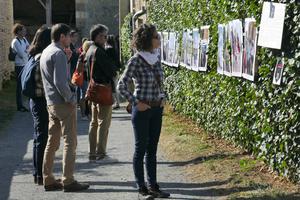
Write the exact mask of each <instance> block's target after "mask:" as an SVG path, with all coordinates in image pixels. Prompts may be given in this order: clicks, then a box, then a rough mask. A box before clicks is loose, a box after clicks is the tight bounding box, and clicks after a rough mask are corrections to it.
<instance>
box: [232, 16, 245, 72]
mask: <svg viewBox="0 0 300 200" xmlns="http://www.w3.org/2000/svg"><path fill="white" fill-rule="evenodd" d="M230 24H231V25H230V43H231V63H232V73H231V75H232V76H237V77H241V76H242V64H243V50H242V49H243V24H242V21H241V20H239V19H236V20H233V21H231V22H230Z"/></svg>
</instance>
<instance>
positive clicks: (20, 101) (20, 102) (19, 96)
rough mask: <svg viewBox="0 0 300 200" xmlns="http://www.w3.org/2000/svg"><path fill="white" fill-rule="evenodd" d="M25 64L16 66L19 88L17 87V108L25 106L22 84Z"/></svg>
mask: <svg viewBox="0 0 300 200" xmlns="http://www.w3.org/2000/svg"><path fill="white" fill-rule="evenodd" d="M23 68H24V66H15V74H16V80H17V88H16V103H17V109H20V108H22V107H23V98H22V86H21V72H22V69H23Z"/></svg>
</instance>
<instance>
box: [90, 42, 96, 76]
mask: <svg viewBox="0 0 300 200" xmlns="http://www.w3.org/2000/svg"><path fill="white" fill-rule="evenodd" d="M97 49H98V48H97V47H96V48H95V50H94V52H93V54H92V62H91V68H90V71H91V77H90V79H93V69H94V62H95V60H96V59H95V58H96V51H97Z"/></svg>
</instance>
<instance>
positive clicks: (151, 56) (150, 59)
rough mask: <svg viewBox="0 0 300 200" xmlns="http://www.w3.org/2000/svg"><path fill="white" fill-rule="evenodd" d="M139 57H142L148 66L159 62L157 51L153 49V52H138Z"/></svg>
mask: <svg viewBox="0 0 300 200" xmlns="http://www.w3.org/2000/svg"><path fill="white" fill-rule="evenodd" d="M137 53H138V54H139V55H140V56H142V57H143V58H144V59H145V60H146V62H147V63H148V64H149V65H154V64H155V63H157V62H158V61H159V50H158V49H154V50H153V52H149V51H138V52H137Z"/></svg>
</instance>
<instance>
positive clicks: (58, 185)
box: [44, 181, 63, 191]
mask: <svg viewBox="0 0 300 200" xmlns="http://www.w3.org/2000/svg"><path fill="white" fill-rule="evenodd" d="M44 189H45V191H57V190H62V189H63V185H62V183H61V182H58V181H55V182H54V183H52V184H50V185H45V186H44Z"/></svg>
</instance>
